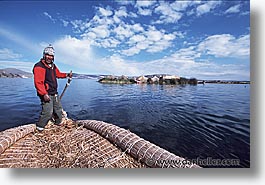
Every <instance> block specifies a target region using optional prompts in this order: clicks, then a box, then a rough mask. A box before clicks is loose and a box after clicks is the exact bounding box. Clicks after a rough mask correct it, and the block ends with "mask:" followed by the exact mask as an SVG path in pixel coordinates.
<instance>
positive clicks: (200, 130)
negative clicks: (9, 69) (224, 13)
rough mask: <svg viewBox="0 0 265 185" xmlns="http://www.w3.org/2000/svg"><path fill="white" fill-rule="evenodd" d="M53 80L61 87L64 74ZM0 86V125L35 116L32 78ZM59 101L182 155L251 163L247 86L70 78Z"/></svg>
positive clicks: (76, 114) (77, 114)
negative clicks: (120, 83) (162, 83)
mask: <svg viewBox="0 0 265 185" xmlns="http://www.w3.org/2000/svg"><path fill="white" fill-rule="evenodd" d="M58 82H59V92H62V89H63V88H64V86H65V83H66V79H62V80H59V81H58ZM0 89H1V91H0V130H4V129H7V128H11V127H15V126H18V125H24V124H28V123H34V122H36V121H37V120H38V117H39V113H40V111H41V107H40V101H39V99H38V97H37V96H36V91H35V88H34V85H33V79H19V78H16V79H3V78H2V79H1V78H0ZM62 104H63V107H64V110H65V111H67V113H68V117H70V118H72V119H95V120H102V121H105V122H109V123H113V124H115V125H118V126H120V127H122V128H125V129H129V130H131V131H132V132H134V133H136V134H137V135H139V136H140V137H142V138H144V139H146V140H149V141H151V142H153V143H154V144H157V145H158V146H160V147H162V148H165V149H166V150H168V151H170V152H172V153H175V154H176V155H179V156H182V157H184V158H188V159H196V158H202V159H206V158H209V157H210V158H212V159H239V160H240V166H241V167H249V166H250V85H239V84H205V85H201V84H199V85H197V86H190V85H187V86H171V85H139V84H132V85H117V84H100V83H98V82H97V81H96V80H88V79H73V81H72V83H71V85H70V87H69V88H68V89H67V91H66V93H65V95H64V97H63V99H62Z"/></svg>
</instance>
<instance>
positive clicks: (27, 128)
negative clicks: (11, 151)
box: [0, 124, 36, 154]
mask: <svg viewBox="0 0 265 185" xmlns="http://www.w3.org/2000/svg"><path fill="white" fill-rule="evenodd" d="M35 129H36V126H35V125H34V124H30V125H24V126H19V127H15V128H11V129H8V130H5V131H3V132H0V154H1V153H3V152H4V151H5V149H7V148H8V147H10V146H11V145H12V144H14V143H15V142H16V141H17V140H19V139H21V138H23V137H24V136H26V135H27V134H29V133H31V132H33V131H34V130H35Z"/></svg>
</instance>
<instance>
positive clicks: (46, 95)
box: [43, 94, 51, 102]
mask: <svg viewBox="0 0 265 185" xmlns="http://www.w3.org/2000/svg"><path fill="white" fill-rule="evenodd" d="M43 99H44V101H45V102H49V101H51V98H50V96H49V95H48V94H45V95H44V96H43Z"/></svg>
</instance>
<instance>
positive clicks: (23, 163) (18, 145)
mask: <svg viewBox="0 0 265 185" xmlns="http://www.w3.org/2000/svg"><path fill="white" fill-rule="evenodd" d="M19 132H21V134H19ZM14 137H15V138H16V139H12V138H14ZM9 138H10V139H9ZM0 141H1V143H3V144H2V145H3V146H4V147H5V148H4V147H2V148H3V149H2V150H1V151H2V152H1V154H0V167H2V168H3V167H4V168H143V167H146V166H145V165H144V164H142V163H140V162H138V161H137V160H135V159H134V158H133V157H131V156H130V155H128V154H126V153H125V152H123V151H122V150H120V149H119V148H117V147H116V146H114V145H113V144H112V143H110V142H109V141H108V140H106V139H105V138H103V137H102V136H100V135H99V134H97V133H95V132H94V131H91V130H88V129H86V128H83V127H82V126H77V125H76V124H75V123H74V122H73V121H72V120H68V121H66V122H65V124H64V126H63V127H60V126H56V125H53V124H49V125H48V126H47V127H46V128H45V130H44V131H43V132H41V133H40V132H37V131H35V125H26V126H23V127H19V128H15V129H9V130H6V131H4V132H1V134H0ZM2 145H1V146H2Z"/></svg>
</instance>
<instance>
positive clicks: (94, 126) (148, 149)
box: [77, 120, 199, 168]
mask: <svg viewBox="0 0 265 185" xmlns="http://www.w3.org/2000/svg"><path fill="white" fill-rule="evenodd" d="M77 123H78V124H79V125H84V127H86V128H88V129H90V130H93V131H95V132H97V133H98V134H100V135H101V136H103V137H104V138H107V139H108V140H109V141H110V142H111V143H113V144H115V145H117V146H118V147H119V148H121V149H122V150H123V151H125V152H127V153H128V154H130V155H131V156H133V157H134V158H135V159H137V160H138V161H140V162H143V163H145V164H146V165H147V166H149V167H159V168H199V166H197V165H196V164H193V163H190V162H187V161H186V160H185V159H184V158H181V157H179V156H176V155H174V154H172V153H170V152H168V151H166V150H164V149H162V148H160V147H158V146H156V145H154V144H152V143H150V142H148V141H146V140H144V139H142V138H140V137H139V136H137V135H136V134H134V133H131V132H130V131H129V130H125V129H122V128H120V127H118V126H115V125H112V124H108V123H105V122H102V121H95V120H80V121H77Z"/></svg>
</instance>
